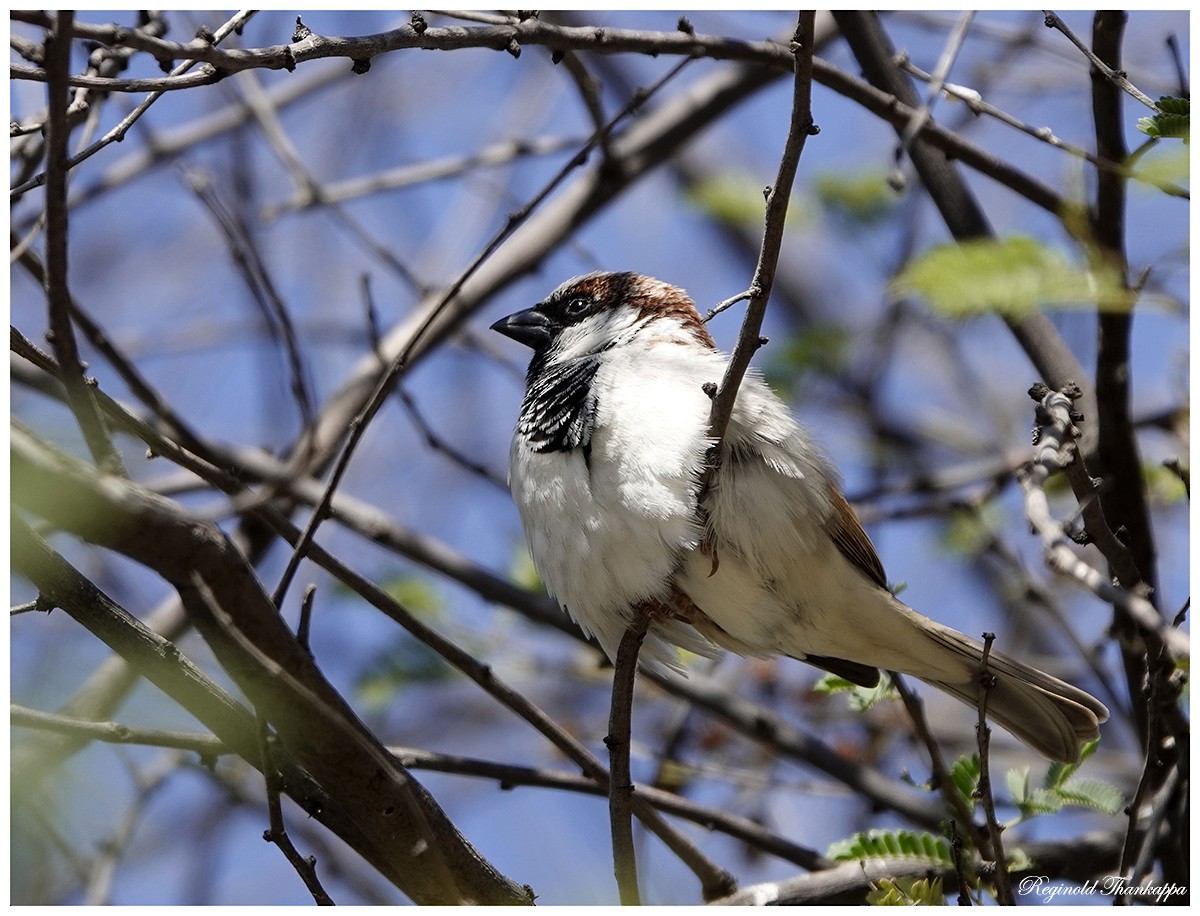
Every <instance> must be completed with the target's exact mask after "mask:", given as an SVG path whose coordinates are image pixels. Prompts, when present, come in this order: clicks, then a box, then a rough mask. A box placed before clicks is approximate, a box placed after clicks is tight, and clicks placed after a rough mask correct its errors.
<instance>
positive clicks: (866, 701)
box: [812, 673, 900, 712]
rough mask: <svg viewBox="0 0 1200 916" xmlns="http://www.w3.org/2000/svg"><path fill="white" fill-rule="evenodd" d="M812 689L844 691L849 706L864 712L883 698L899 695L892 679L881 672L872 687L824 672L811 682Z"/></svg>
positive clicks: (826, 693) (830, 691)
mask: <svg viewBox="0 0 1200 916" xmlns="http://www.w3.org/2000/svg"><path fill="white" fill-rule="evenodd" d="M812 690H813V693H819V694H823V695H832V694H835V693H844V694H846V699H847V700H848V701H849V702H850V708H851V709H854V710H856V711H857V712H866V711H867V710H868V709H871V708H872V707H873V706H875V705H876V704H877V703H882V702H883V701H884V700H895V699H898V698H899V696H900V695H899V694H898V693H896V689H895V687H893V686H892V679H891V678H890V677H888V676H887V675H886V674H882V673H881V674H880V676H879V683H878V684H876V685H875V686H874V687H861V686H859V685H858V684H855V683H854V682H853V681H848V680H846V678H844V677H839V676H838V675H836V674H826V675H825V676H824V677H822V678H821V679H820V680H819V681H817V682H816V683H815V684H813V686H812Z"/></svg>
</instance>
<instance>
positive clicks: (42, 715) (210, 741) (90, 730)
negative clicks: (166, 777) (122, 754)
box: [8, 703, 234, 760]
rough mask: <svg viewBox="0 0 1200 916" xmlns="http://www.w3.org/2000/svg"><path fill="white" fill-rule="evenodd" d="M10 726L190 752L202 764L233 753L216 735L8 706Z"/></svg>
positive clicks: (14, 704) (114, 742) (15, 704)
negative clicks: (135, 725)
mask: <svg viewBox="0 0 1200 916" xmlns="http://www.w3.org/2000/svg"><path fill="white" fill-rule="evenodd" d="M8 720H9V724H10V725H12V726H13V727H15V728H36V729H39V730H41V731H50V732H56V733H58V734H64V735H78V736H81V737H86V738H87V739H89V740H94V741H104V742H107V743H109V744H139V745H143V746H145V747H169V748H174V749H176V750H180V751H193V752H195V753H197V754H199V755H200V757H201V758H202V759H204V760H214V759H216V758H217V757H219V756H220V755H222V754H232V753H234V752H233V750H232V749H231V748H230V747H229V745H227V744H226V743H225V742H224V741H222V740H221V739H220V738H218V737H216V736H215V735H206V734H201V733H200V732H173V731H163V730H162V729H156V728H136V727H134V726H132V725H123V724H122V723H120V722H96V721H93V720H91V719H80V718H78V717H76V716H64V715H62V714H59V713H51V712H43V711H41V710H40V709H30V708H28V707H26V706H21V705H18V704H17V703H9V706H8Z"/></svg>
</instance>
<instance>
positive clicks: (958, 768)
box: [950, 754, 979, 811]
mask: <svg viewBox="0 0 1200 916" xmlns="http://www.w3.org/2000/svg"><path fill="white" fill-rule="evenodd" d="M950 781H951V782H953V783H954V788H955V790H956V791H957V792H958V794H959V795H960V796H962V799H963V801H964V802H966V804H967V810H968V811H974V810H975V787H976V786H978V785H979V755H978V754H972V755H971V756H970V757H959V758H958V759H957V760H955V761H954V763H952V764H951V765H950Z"/></svg>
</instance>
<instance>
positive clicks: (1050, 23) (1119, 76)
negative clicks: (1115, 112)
mask: <svg viewBox="0 0 1200 916" xmlns="http://www.w3.org/2000/svg"><path fill="white" fill-rule="evenodd" d="M1043 12H1044V13H1045V14H1046V28H1048V29H1057V30H1058V31H1060V32H1062V33H1063V34H1064V35H1065V36H1067V38H1068V39H1070V41H1071V44H1073V45H1075V47H1077V48H1078V49H1079V50H1080V51H1082V52H1083V56H1084V57H1086V58H1087V59H1088V61H1089V62H1090V63H1091V65H1092V66H1093V67H1095V68H1096V69H1097V70H1099V71H1100V73H1101V74H1102V75H1103V76H1104V78H1105V79H1106V80H1108V81H1109V82H1110V83H1112V84H1113V85H1114V86H1116V87H1117V88H1118V89H1120V90H1121V91H1122V92H1127V93H1128V94H1129V95H1131V96H1133V97H1134V98H1135V99H1137V100H1138V101H1139V102H1141V103H1142V104H1143V105H1145V106H1146V107H1147V108H1149V109H1151V110H1152V111H1158V105H1156V104H1155V102H1154V99H1152V98H1150V96H1148V95H1146V93H1144V92H1142V91H1141V90H1140V89H1138V88H1137V86H1135V85H1133V83H1131V82H1129V80H1128V78H1127V77H1126V76H1125V72H1124V71H1123V70H1114V69H1113V68H1112V67H1110V66H1109V65H1108V64H1106V63H1105V62H1104V61H1102V60H1101V59H1100V58H1099V57H1097V56H1096V55H1095V54H1094V53H1093V52H1092V49H1091V48H1089V47H1088V46H1087V45H1086V44H1084V43H1083V42H1082V41H1080V40H1079V38H1078V36H1076V34H1075V33H1074V32H1072V31H1071V29H1070V28H1069V27H1068V26H1067V24H1066V23H1065V22H1063V21H1062V19H1061V18H1059V16H1058V14H1057V13H1055V12H1054V11H1052V10H1043ZM1121 15H1124V14H1123V13H1122V14H1121Z"/></svg>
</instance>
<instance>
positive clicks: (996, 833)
mask: <svg viewBox="0 0 1200 916" xmlns="http://www.w3.org/2000/svg"><path fill="white" fill-rule="evenodd" d="M995 641H996V634H995V633H984V634H983V659H982V660H981V661H980V663H979V675H978V677H979V684H978V687H979V699H978V709H979V721H978V723H977V724H976V726H975V736H976V738H977V740H978V744H979V785H978V787H977V788H976V790H975V794H976V796H977V797H978V798H979V800H980V802H981V804H982V805H983V813H984V815H985V817H986V819H987V833H988V839H989V841H990V843H991V852H992V864H993V865H994V866H995V872H994V878H995V881H996V902H997V903H999V904H1000V905H1001V906H1012V905H1013V891H1012V879H1011V877H1010V876H1009V874H1008V861H1007V859H1006V858H1005V856H1004V842H1003V840H1002V839H1001V837H1000V833H1001V831H1002V830H1003V829H1004V828H1003V827H1001V826H1000V822H999V821H998V820H997V819H996V799H995V798H994V797H993V795H992V773H991V764H990V754H989V753H988V751H989V748H990V746H991V742H992V730H991V728H990V727H989V726H988V724H987V704H988V694H989V692H990V691H991V689H992V687H994V686H995V684H996V678H995V675H993V674H992V673H991V672H990V671H988V656H989V655H991V652H992V643H993V642H995Z"/></svg>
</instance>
